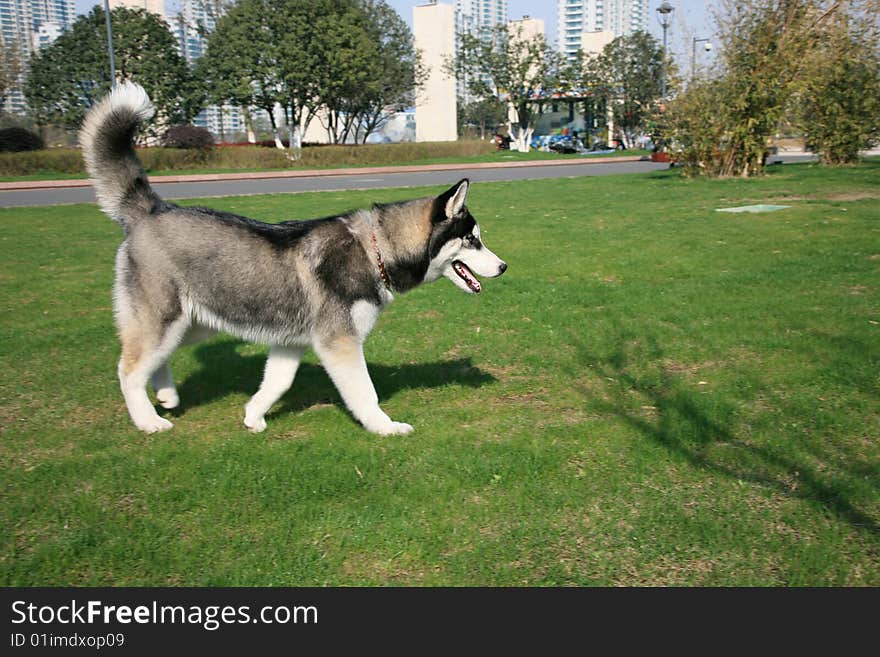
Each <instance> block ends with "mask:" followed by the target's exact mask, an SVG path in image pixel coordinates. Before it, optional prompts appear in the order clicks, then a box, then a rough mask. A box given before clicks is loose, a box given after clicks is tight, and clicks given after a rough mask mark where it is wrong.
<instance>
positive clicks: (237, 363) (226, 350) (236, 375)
mask: <svg viewBox="0 0 880 657" xmlns="http://www.w3.org/2000/svg"><path fill="white" fill-rule="evenodd" d="M241 344H244V343H242V342H239V341H234V340H223V341H212V342H208V343H204V344H201V345H199V346H197V347H195V350H194V354H195V356H196V359H197V360H198V361H199V364H200V367H199V368H198V370H196V371H195V372H194V373H192V374H191V375H190V376H189V377H187V378H186V380H184V381H182V382H181V383H180V384H179V386H178V391H179V393H180V401H181V403H180V406H178V407H177V408H176V409H174V411H173V414H174V415H178V414H181V413H183V412H185V411H186V410H187V409H188V408H193V407H195V406H200V405H202V404H206V403H208V402H211V401H213V400H215V399H219V398H222V397H225V396H226V395H228V394H229V393H232V392H242V393H245V394H247V395H252V394H254V393H255V392H256V391H257V388H259V386H260V381H261V379H262V377H263V367H264V366H265V364H266V354H264V353H261V354H255V355H241V354H239V353H238V352H237V350H236V348H237V347H238V346H239V345H241ZM367 367H368V368H369V371H370V376H371V378H372V379H373V384H374V385H375V387H376V392H377V393H378V395H379V402H380V403H381V402H382V401H383V400H387V399H388V398H389V397H391V396H393V395H394V394H395V393H397V392H399V391H401V390H411V389H415V388H440V387H443V386H446V385H460V386H468V387H470V388H479V387H480V386H483V385H486V384H489V383H494V382H496V381H497V379H496V378H495V377H494V376H492V375H491V374H489V373H487V372H484V371H483V370H481V369H479V368H477V367H474V365H473V364H472V362H471V359H470V358H456V359H453V360H446V361H438V362H434V363H419V364H415V365H383V364H377V363H368V364H367ZM281 404H282V406H281V407H280V408H279V409H278V410H276V411H275V412H274V413H271V414H270V415H269V417H271V416H272V415H275V414H282V413H295V412H297V411H302V410H305V409H307V408H310V407H312V406H315V405H318V404H335V405H337V406H339V407H340V408H343V409H344V408H345V405H344V404H343V403H342V400H341V399H340V397H339V393H338V392H337V391H336V388H335V387H334V386H333V383H332V382H331V381H330V377H328V376H327V373H326V372H325V371H324V368H322V367H321V366H319V365H314V364H312V363H302V364H301V365H300V367H299V369H298V370H297V373H296V379H295V380H294V382H293V386H292V387H291V389H290V390H289V391H287V393H285V395H284V396H283V397H282V398H281Z"/></svg>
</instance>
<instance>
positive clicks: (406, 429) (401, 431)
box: [373, 422, 413, 436]
mask: <svg viewBox="0 0 880 657" xmlns="http://www.w3.org/2000/svg"><path fill="white" fill-rule="evenodd" d="M412 431H413V428H412V425H411V424H407V423H406V422H391V423H390V424H388V425H386V426H383V427H381V428H379V429H377V430H375V431H374V432H373V433H378V434H379V435H380V436H404V435H406V434H408V433H412Z"/></svg>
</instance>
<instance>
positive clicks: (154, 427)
mask: <svg viewBox="0 0 880 657" xmlns="http://www.w3.org/2000/svg"><path fill="white" fill-rule="evenodd" d="M173 426H174V425H173V424H171V422H169V421H168V420H166V419H165V418H164V417H159V416H158V415H157V416H156V417H154V418H150V419H149V420H144V421H142V422H138V423H137V428H138V429H140V430H141V431H143V432H145V433H158V432H160V431H168V429H170V428H171V427H173Z"/></svg>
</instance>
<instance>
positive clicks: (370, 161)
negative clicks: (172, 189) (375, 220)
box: [0, 140, 495, 176]
mask: <svg viewBox="0 0 880 657" xmlns="http://www.w3.org/2000/svg"><path fill="white" fill-rule="evenodd" d="M494 148H495V147H494V145H493V144H492V143H491V142H489V141H479V140H474V141H453V142H436V143H433V142H424V143H404V144H367V145H363V146H321V147H307V148H304V149H303V152H302V159H300V160H299V161H296V162H292V161H290V160H288V159H287V156H286V152H285V151H281V150H279V149H277V148H263V147H259V146H241V147H235V148H225V147H217V148H214V149H211V150H207V149H179V148H141V149H138V156H139V157H140V158H141V161H142V162H143V163H144V167H145V168H146V169H147V171H148V172H150V171H184V170H194V169H195V170H198V169H288V168H290V169H302V168H315V167H337V166H382V165H389V164H396V163H398V162H413V161H417V160H427V159H439V158H458V157H472V156H475V155H483V154H486V153H491V152H492V151H493V150H494ZM50 173H66V174H84V173H85V169H84V168H83V164H82V156H81V154H80V152H79V150H78V149H74V148H59V149H50V150H42V151H30V152H24V153H14V154H13V153H0V176H27V175H35V174H50Z"/></svg>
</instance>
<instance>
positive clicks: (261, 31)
mask: <svg viewBox="0 0 880 657" xmlns="http://www.w3.org/2000/svg"><path fill="white" fill-rule="evenodd" d="M278 27H279V22H278V21H276V20H274V19H273V7H272V3H271V1H270V0H240V1H239V2H238V3H237V4H236V5H234V6H233V7H232V8H231V9H230V10H229V12H228V13H226V14H225V15H223V16H222V17H219V18H218V19H217V21H216V23H215V27H214V30H213V31H212V32H211V33H210V34H209V35H208V39H207V48H206V51H205V54H204V55H203V56H202V57H201V58H200V59H199V60H198V61H197V62H196V72H197V75H198V76H199V77H200V78H201V79H203V80H204V81H205V82H206V86H207V88H208V89H209V92H208V97H209V99H210V100H211V101H212V102H214V103H217V104H221V105H222V104H223V103H230V104H232V105H236V106H238V107H241V108H248V107H257V108H259V109H261V110H263V111H265V112H266V113H267V114H268V115H269V122H270V124H271V126H272V134H273V137H274V139H275V145H276V146H277V147H278V148H282V149H283V148H284V144H283V143H282V141H281V135H280V133H279V126H278V124H277V121H276V119H275V106H276V104H278V103H281V102H283V101H284V100H285V94H284V87H283V84H282V79H281V64H280V48H279V40H278V36H279V35H278V34H277V28H278Z"/></svg>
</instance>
